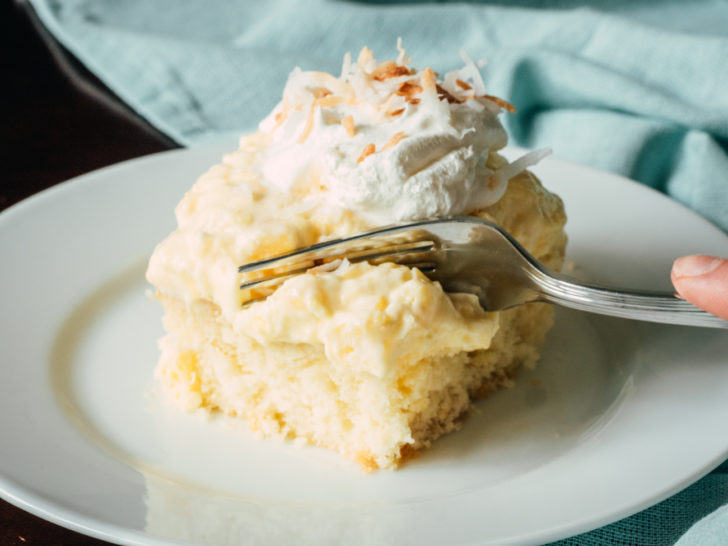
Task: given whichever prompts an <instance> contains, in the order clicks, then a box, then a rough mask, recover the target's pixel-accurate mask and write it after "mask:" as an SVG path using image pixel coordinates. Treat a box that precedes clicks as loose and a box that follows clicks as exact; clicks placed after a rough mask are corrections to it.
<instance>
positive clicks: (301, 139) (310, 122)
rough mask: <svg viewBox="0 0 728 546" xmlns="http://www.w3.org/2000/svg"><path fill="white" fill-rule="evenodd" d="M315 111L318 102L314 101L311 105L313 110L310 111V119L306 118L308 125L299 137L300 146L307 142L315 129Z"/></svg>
mask: <svg viewBox="0 0 728 546" xmlns="http://www.w3.org/2000/svg"><path fill="white" fill-rule="evenodd" d="M315 109H316V101H313V102H312V103H311V108H310V109H309V111H308V117H307V118H306V125H305V126H304V127H303V132H302V133H301V136H300V137H298V143H299V144H303V143H304V142H305V141H306V139H307V138H308V135H309V133H310V132H311V129H312V128H313V114H314V110H315Z"/></svg>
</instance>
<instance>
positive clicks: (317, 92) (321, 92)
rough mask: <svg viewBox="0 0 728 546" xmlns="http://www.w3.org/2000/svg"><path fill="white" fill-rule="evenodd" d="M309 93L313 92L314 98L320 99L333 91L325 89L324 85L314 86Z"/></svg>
mask: <svg viewBox="0 0 728 546" xmlns="http://www.w3.org/2000/svg"><path fill="white" fill-rule="evenodd" d="M311 93H313V98H314V99H322V98H324V97H327V96H329V95H331V94H332V93H333V91H330V90H329V89H326V88H325V87H316V88H315V89H312V90H311Z"/></svg>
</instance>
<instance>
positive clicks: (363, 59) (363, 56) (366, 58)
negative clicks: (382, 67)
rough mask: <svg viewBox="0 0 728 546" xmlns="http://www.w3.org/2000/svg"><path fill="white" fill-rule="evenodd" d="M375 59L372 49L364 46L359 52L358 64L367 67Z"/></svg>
mask: <svg viewBox="0 0 728 546" xmlns="http://www.w3.org/2000/svg"><path fill="white" fill-rule="evenodd" d="M373 60H374V54H373V53H372V50H371V49H369V48H368V47H366V46H364V47H363V48H361V51H360V52H359V57H358V58H357V60H356V64H358V65H359V66H360V67H362V68H365V67H366V65H367V64H368V63H369V62H371V61H373Z"/></svg>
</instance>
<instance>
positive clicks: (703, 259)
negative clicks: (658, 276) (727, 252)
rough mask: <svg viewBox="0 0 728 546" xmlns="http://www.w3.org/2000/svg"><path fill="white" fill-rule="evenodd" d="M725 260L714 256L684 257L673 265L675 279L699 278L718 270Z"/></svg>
mask: <svg viewBox="0 0 728 546" xmlns="http://www.w3.org/2000/svg"><path fill="white" fill-rule="evenodd" d="M724 261H725V260H724V259H722V258H714V257H713V256H700V255H698V256H683V257H682V258H678V259H677V260H675V263H673V264H672V274H673V275H674V276H675V277H699V276H700V275H705V274H707V273H710V272H711V271H713V270H715V269H717V268H718V266H719V265H720V264H722V263H723V262H724Z"/></svg>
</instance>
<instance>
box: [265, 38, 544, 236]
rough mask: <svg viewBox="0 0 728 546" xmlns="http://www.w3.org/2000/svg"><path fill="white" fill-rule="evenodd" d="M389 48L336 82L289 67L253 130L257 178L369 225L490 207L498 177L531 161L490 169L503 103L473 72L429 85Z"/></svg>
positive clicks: (499, 190) (365, 54) (501, 138)
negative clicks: (258, 140)
mask: <svg viewBox="0 0 728 546" xmlns="http://www.w3.org/2000/svg"><path fill="white" fill-rule="evenodd" d="M398 47H399V51H400V54H399V58H398V59H397V60H396V61H388V62H382V63H378V62H377V61H376V59H374V57H373V56H372V53H371V51H370V50H368V49H367V48H364V49H363V50H362V52H361V53H360V55H359V58H358V60H357V61H356V62H355V63H353V62H351V60H350V57H349V56H348V54H347V56H346V57H345V59H344V66H343V69H342V74H341V77H340V78H336V77H334V76H332V75H331V74H327V73H324V72H312V71H302V70H300V69H298V68H296V69H295V70H294V71H293V72H292V73H291V75H290V76H289V78H288V82H287V84H286V87H285V89H284V92H283V100H282V101H281V102H280V103H279V104H278V105H277V106H276V108H275V109H274V110H273V112H272V113H271V114H270V115H269V116H268V117H267V118H265V119H264V120H263V121H262V122H261V124H260V127H259V129H260V131H261V132H262V133H264V134H266V135H267V136H268V138H269V145H268V147H267V150H266V151H265V153H264V154H263V155H262V158H261V166H260V168H261V172H262V177H263V179H264V180H265V181H266V182H267V183H268V184H269V185H270V186H272V187H273V188H275V189H277V190H279V191H281V192H295V193H299V194H302V195H305V197H304V201H306V202H309V203H310V204H311V206H316V207H327V206H328V207H334V208H340V209H347V210H351V211H354V212H355V213H356V214H358V215H360V216H362V217H363V218H365V219H366V220H367V221H369V222H371V223H373V224H379V225H382V224H390V223H396V222H400V221H406V220H414V219H419V218H429V217H434V216H450V215H456V214H462V213H466V212H469V211H472V210H476V209H479V208H483V207H486V206H488V205H491V204H493V203H495V202H496V201H497V200H498V199H500V197H501V196H502V195H503V193H504V192H505V189H506V186H507V183H508V179H509V178H511V177H512V176H514V175H515V174H518V172H520V171H522V170H523V169H525V168H526V167H528V166H530V165H531V164H533V163H535V162H536V161H538V159H540V157H541V156H542V155H543V153H540V152H537V153H532V154H527V155H526V156H524V157H523V158H521V160H519V161H518V162H515V163H514V164H513V165H505V166H503V167H502V168H500V169H495V170H494V169H491V168H489V166H488V161H487V160H488V155H489V153H490V152H493V151H497V150H499V149H500V148H502V147H503V146H505V144H506V142H507V136H506V133H505V130H504V129H503V126H502V125H501V123H500V122H499V121H498V119H497V116H498V114H499V113H500V112H501V110H502V109H508V110H511V109H512V106H510V105H509V104H508V103H505V102H504V101H501V100H500V99H497V98H496V97H492V96H489V95H487V94H486V93H485V86H484V84H483V80H482V78H481V76H480V72H479V70H478V68H477V66H476V65H475V64H474V63H473V62H472V61H471V60H470V59H468V58H467V56H465V55H464V54H463V58H464V60H465V67H464V68H462V69H460V70H456V71H453V72H449V73H448V74H446V75H445V78H444V79H442V80H440V79H437V77H436V75H435V73H433V72H432V70H431V69H429V68H426V69H424V70H421V71H418V70H416V69H414V68H411V67H410V66H409V64H410V62H409V59H406V58H405V56H404V51H403V50H402V49H401V46H400V45H399V44H398Z"/></svg>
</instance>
